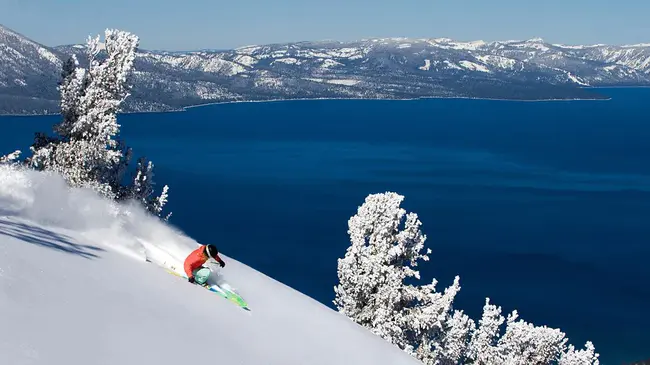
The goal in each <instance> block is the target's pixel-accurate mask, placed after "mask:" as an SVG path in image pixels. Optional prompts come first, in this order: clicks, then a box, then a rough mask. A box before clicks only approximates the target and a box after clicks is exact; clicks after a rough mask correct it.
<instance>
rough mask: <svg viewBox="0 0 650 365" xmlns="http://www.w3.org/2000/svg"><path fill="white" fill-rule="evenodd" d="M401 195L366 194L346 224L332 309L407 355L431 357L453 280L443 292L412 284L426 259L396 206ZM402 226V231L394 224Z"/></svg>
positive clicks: (409, 218) (416, 226) (411, 224)
mask: <svg viewBox="0 0 650 365" xmlns="http://www.w3.org/2000/svg"><path fill="white" fill-rule="evenodd" d="M403 199H404V197H403V196H402V195H399V194H396V193H392V192H386V193H382V194H372V195H369V196H368V197H367V198H366V200H365V202H364V204H363V205H361V206H360V207H359V208H358V211H357V214H356V215H354V216H353V217H351V218H350V220H349V222H348V226H349V230H348V234H349V235H350V241H351V246H350V247H349V248H348V249H347V252H346V254H345V257H343V258H342V259H339V260H338V276H339V285H337V286H336V287H335V288H334V291H335V293H336V298H335V300H334V304H335V305H336V307H337V308H338V310H339V311H340V312H341V313H343V314H345V315H346V316H348V317H349V318H351V319H352V320H354V321H355V322H357V323H358V324H360V325H362V326H364V327H366V328H368V329H370V331H372V332H373V333H375V334H377V335H379V336H380V337H382V338H384V339H386V340H387V341H389V342H391V343H393V344H395V345H396V346H398V347H399V348H401V349H403V350H404V351H406V352H408V353H410V354H411V355H413V356H415V357H417V358H420V359H425V358H428V357H430V356H431V345H432V344H433V341H434V340H435V339H436V338H437V337H436V334H437V333H439V332H440V329H441V326H442V323H441V321H440V319H442V318H445V317H446V316H449V315H450V311H451V303H452V302H453V298H454V296H455V295H456V293H457V292H458V290H459V286H458V278H456V280H455V282H454V284H453V285H452V286H451V287H450V288H448V289H447V290H446V291H445V293H444V294H442V293H436V292H435V286H436V284H437V282H436V281H435V280H434V281H433V282H432V283H431V284H428V285H424V286H414V285H411V284H407V283H406V280H408V279H411V278H415V279H419V278H420V275H419V272H418V271H416V270H415V267H416V266H417V264H418V261H419V260H424V261H427V260H428V259H429V257H428V256H427V255H428V254H429V253H431V250H427V251H426V253H421V251H422V250H423V249H424V242H425V240H426V236H425V235H424V234H422V232H421V230H420V226H421V224H422V223H421V222H420V220H419V219H418V216H417V214H415V213H408V214H407V213H406V211H405V210H404V209H402V208H401V207H400V204H401V203H402V201H403ZM402 224H403V229H401V230H400V227H401V226H402Z"/></svg>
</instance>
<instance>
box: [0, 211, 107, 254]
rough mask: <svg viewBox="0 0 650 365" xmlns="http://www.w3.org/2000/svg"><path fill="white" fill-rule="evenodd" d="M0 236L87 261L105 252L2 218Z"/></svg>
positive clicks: (51, 232)
mask: <svg viewBox="0 0 650 365" xmlns="http://www.w3.org/2000/svg"><path fill="white" fill-rule="evenodd" d="M0 235H5V236H9V237H13V238H16V239H19V240H21V241H25V242H29V243H31V244H35V245H39V246H42V247H47V248H51V249H54V250H57V251H61V252H66V253H69V254H73V255H78V256H81V257H84V258H87V259H92V258H98V257H99V256H97V255H96V254H95V253H93V252H98V251H105V250H104V249H102V248H99V247H96V246H90V245H81V244H78V243H75V242H74V239H72V238H70V237H68V236H65V235H62V234H59V233H56V232H54V231H50V230H48V229H44V228H40V227H36V226H31V225H28V224H24V223H19V222H13V221H11V220H8V219H4V218H0Z"/></svg>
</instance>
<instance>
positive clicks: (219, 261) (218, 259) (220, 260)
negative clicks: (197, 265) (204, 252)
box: [214, 255, 226, 267]
mask: <svg viewBox="0 0 650 365" xmlns="http://www.w3.org/2000/svg"><path fill="white" fill-rule="evenodd" d="M216 256H217V257H215V258H214V259H215V261H217V262H218V263H219V265H221V267H224V266H226V263H225V262H223V260H222V259H221V257H220V256H219V255H216Z"/></svg>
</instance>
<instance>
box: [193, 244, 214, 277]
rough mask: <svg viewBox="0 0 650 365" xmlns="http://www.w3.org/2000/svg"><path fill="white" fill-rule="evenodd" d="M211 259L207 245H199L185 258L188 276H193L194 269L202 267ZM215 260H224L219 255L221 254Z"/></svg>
mask: <svg viewBox="0 0 650 365" xmlns="http://www.w3.org/2000/svg"><path fill="white" fill-rule="evenodd" d="M209 259H210V257H209V256H208V254H207V253H206V252H205V245H201V246H199V248H197V249H196V250H194V251H192V252H191V253H190V254H189V255H188V256H187V258H186V259H185V264H184V265H183V268H184V269H185V274H187V277H188V278H191V277H192V276H194V274H193V272H194V270H196V269H198V268H199V267H201V265H203V264H205V262H206V261H208V260H209ZM215 260H217V261H218V262H220V263H221V262H223V261H222V260H221V257H219V255H217V257H215Z"/></svg>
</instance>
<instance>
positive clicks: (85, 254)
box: [0, 164, 419, 365]
mask: <svg viewBox="0 0 650 365" xmlns="http://www.w3.org/2000/svg"><path fill="white" fill-rule="evenodd" d="M143 243H144V244H143ZM197 244H198V243H197V242H196V241H195V240H193V239H192V238H190V237H188V236H187V235H185V234H183V232H181V231H180V230H178V229H176V228H174V227H172V226H170V225H168V224H165V223H163V222H162V221H161V220H159V219H156V218H154V217H153V216H152V215H149V214H146V213H145V212H144V210H143V209H142V208H141V206H140V205H139V204H137V203H131V204H129V203H126V204H117V203H114V202H111V201H108V200H104V199H102V198H100V197H99V196H98V195H97V194H96V193H94V192H92V191H90V190H86V189H80V188H74V189H70V188H68V186H67V184H66V183H65V181H64V180H63V179H62V178H60V177H59V176H58V175H55V174H47V173H41V172H36V171H31V170H22V169H18V168H15V167H11V166H8V165H6V164H5V165H2V164H0V252H2V255H0V287H2V288H3V290H2V291H0V298H1V300H0V322H1V323H2V326H3V328H5V329H10V330H6V331H0V363H2V364H33V365H41V364H43V365H45V364H48V365H85V364H87V363H88V362H89V361H91V362H93V363H96V364H123V365H137V364H143V363H155V364H159V365H175V364H179V363H200V362H201V361H205V356H206V351H204V350H200V351H197V348H199V349H205V348H208V349H209V350H208V352H207V353H209V354H212V355H213V356H217V361H218V362H220V363H230V364H235V363H236V364H269V365H294V364H295V365H299V364H300V365H302V364H304V363H309V364H313V365H326V364H332V363H338V364H343V363H348V362H349V363H354V364H362V365H375V364H382V363H390V364H396V365H417V364H419V362H418V361H417V360H415V359H413V358H412V357H410V356H409V355H408V354H406V353H404V352H403V351H401V350H399V349H398V348H396V347H394V346H392V345H391V344H390V343H387V342H385V341H384V340H383V339H381V338H379V337H377V336H374V335H372V334H371V333H370V332H368V331H366V330H364V329H363V328H361V327H360V326H357V325H355V324H354V323H352V322H351V321H349V320H348V319H347V318H345V317H344V316H341V315H340V314H338V313H336V312H335V311H333V310H331V309H329V308H328V307H325V306H324V305H322V304H320V303H318V302H316V301H315V300H313V299H311V298H309V297H307V296H305V295H303V294H301V293H299V292H297V291H295V290H293V289H291V288H289V287H287V286H285V285H283V284H281V283H279V282H277V281H275V280H273V279H271V278H269V277H267V276H265V275H263V274H262V273H260V272H258V271H256V270H254V269H252V268H250V267H248V266H246V265H244V264H242V263H240V262H238V261H237V260H235V259H233V258H230V257H228V256H227V253H225V254H223V258H224V260H225V261H226V262H227V266H226V267H225V268H224V269H221V270H218V269H216V268H215V270H218V271H217V279H218V280H225V281H227V282H228V283H230V284H231V285H232V286H233V288H234V289H235V290H236V291H238V292H239V293H240V294H241V295H242V296H243V297H244V298H245V299H246V301H247V302H248V303H249V305H250V306H251V308H252V309H253V312H247V311H243V310H241V308H239V307H237V306H235V305H233V304H232V303H230V302H229V301H227V300H225V299H223V298H221V297H220V296H218V295H216V294H214V293H211V292H209V291H207V290H204V289H202V288H199V287H196V286H192V285H190V284H188V283H187V282H186V281H183V280H180V279H179V278H177V277H175V276H173V275H170V274H168V273H166V272H164V270H162V269H161V268H159V267H158V266H157V265H153V264H151V263H148V262H146V261H145V260H146V259H147V258H149V259H152V258H153V259H154V260H158V262H157V263H159V264H164V263H167V264H170V263H171V262H175V264H176V265H177V266H178V265H181V264H182V262H183V259H184V257H185V256H186V255H187V254H188V253H189V252H190V250H192V249H194V248H195V247H197ZM35 257H36V258H38V259H34V258H35ZM98 313H99V315H98ZM44 324H46V325H44ZM197 339H198V340H197ZM71 346H73V347H71ZM71 348H73V349H74V350H73V351H71ZM208 356H209V355H208Z"/></svg>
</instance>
